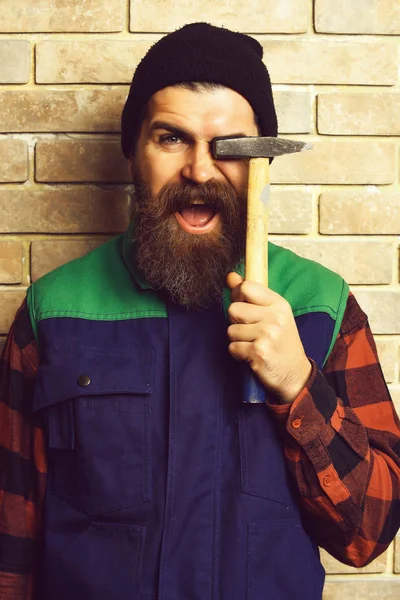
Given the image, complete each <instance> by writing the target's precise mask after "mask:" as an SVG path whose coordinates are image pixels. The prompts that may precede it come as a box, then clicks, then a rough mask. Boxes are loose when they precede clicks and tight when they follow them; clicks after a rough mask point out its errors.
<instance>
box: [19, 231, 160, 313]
mask: <svg viewBox="0 0 400 600" xmlns="http://www.w3.org/2000/svg"><path fill="white" fill-rule="evenodd" d="M122 240H123V236H122V235H120V236H118V237H116V238H113V239H111V240H110V241H109V242H106V243H105V244H103V245H102V246H99V247H98V248H96V249H95V250H93V251H92V252H90V253H89V254H87V255H86V256H83V257H81V258H78V259H76V260H73V261H71V262H69V263H67V264H65V265H63V266H62V267H59V268H58V269H55V270H54V271H51V272H50V273H48V274H47V275H45V276H44V277H42V278H41V279H39V280H38V281H36V282H35V283H34V284H33V285H31V287H30V288H29V290H28V306H29V310H30V314H31V319H32V322H33V323H37V322H39V321H41V320H42V319H48V318H51V317H75V318H82V319H90V320H98V321H101V320H103V321H115V320H124V319H135V318H143V317H165V316H166V314H167V313H166V308H165V305H164V303H163V302H162V301H161V300H160V299H159V298H158V297H157V295H156V294H155V293H153V292H152V291H151V290H146V291H144V290H143V291H142V290H141V288H140V287H139V286H138V285H137V284H136V283H135V281H134V280H133V279H132V277H131V275H130V273H129V271H128V269H127V267H126V265H125V262H124V260H123V259H122Z"/></svg>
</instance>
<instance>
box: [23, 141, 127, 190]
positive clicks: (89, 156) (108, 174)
mask: <svg viewBox="0 0 400 600" xmlns="http://www.w3.org/2000/svg"><path fill="white" fill-rule="evenodd" d="M35 179H36V181H43V182H60V181H64V182H73V181H75V182H79V181H99V182H118V181H119V182H130V176H129V172H128V162H127V161H126V160H125V158H124V156H123V155H122V152H121V144H120V142H119V141H118V140H115V141H114V140H104V139H99V140H41V141H39V142H38V143H37V144H36V172H35Z"/></svg>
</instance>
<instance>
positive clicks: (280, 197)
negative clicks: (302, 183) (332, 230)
mask: <svg viewBox="0 0 400 600" xmlns="http://www.w3.org/2000/svg"><path fill="white" fill-rule="evenodd" d="M311 224H312V194H311V193H310V192H303V191H296V190H293V191H292V190H290V191H288V190H276V189H275V188H274V187H272V191H271V203H270V208H269V231H270V233H292V234H293V233H309V232H310V231H311ZM272 241H274V240H272Z"/></svg>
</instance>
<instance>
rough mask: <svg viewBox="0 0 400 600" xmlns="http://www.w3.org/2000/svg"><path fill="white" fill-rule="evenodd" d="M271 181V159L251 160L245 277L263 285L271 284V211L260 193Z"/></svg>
mask: <svg viewBox="0 0 400 600" xmlns="http://www.w3.org/2000/svg"><path fill="white" fill-rule="evenodd" d="M269 181H270V180H269V158H252V159H250V166H249V182H248V188H247V235H246V265H245V267H246V268H245V278H246V279H247V280H248V281H256V282H257V283H263V284H264V285H268V211H267V210H266V207H265V205H264V204H263V202H262V201H261V193H262V191H263V189H264V187H265V186H266V184H267V183H269Z"/></svg>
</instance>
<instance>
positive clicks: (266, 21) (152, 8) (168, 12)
mask: <svg viewBox="0 0 400 600" xmlns="http://www.w3.org/2000/svg"><path fill="white" fill-rule="evenodd" d="M308 19H309V2H308V0H253V1H252V3H251V6H250V7H249V5H248V4H246V3H243V2H241V1H240V0H229V2H214V3H210V2H208V0H197V2H187V3H186V2H170V1H169V0H153V2H140V0H131V25H130V28H131V31H139V32H141V31H143V32H148V31H157V32H165V31H174V30H175V29H178V28H179V27H181V26H183V25H185V24H186V23H193V22H196V21H206V22H207V23H212V24H213V25H218V26H223V27H228V28H231V29H233V30H235V31H237V30H238V29H240V31H243V32H249V33H252V32H256V33H303V32H305V31H307V27H308Z"/></svg>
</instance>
